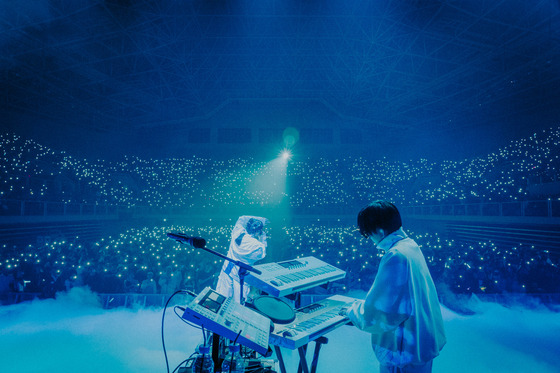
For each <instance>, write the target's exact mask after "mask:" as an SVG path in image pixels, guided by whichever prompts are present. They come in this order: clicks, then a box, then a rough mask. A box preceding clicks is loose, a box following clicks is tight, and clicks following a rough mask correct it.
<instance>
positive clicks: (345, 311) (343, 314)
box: [338, 307, 348, 317]
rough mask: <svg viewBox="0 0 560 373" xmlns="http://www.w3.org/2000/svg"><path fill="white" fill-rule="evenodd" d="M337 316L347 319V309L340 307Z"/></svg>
mask: <svg viewBox="0 0 560 373" xmlns="http://www.w3.org/2000/svg"><path fill="white" fill-rule="evenodd" d="M338 314H339V315H340V316H343V317H347V316H348V308H346V307H342V308H341V309H340V311H338Z"/></svg>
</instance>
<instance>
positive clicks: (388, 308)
mask: <svg viewBox="0 0 560 373" xmlns="http://www.w3.org/2000/svg"><path fill="white" fill-rule="evenodd" d="M377 247H378V248H379V249H382V250H384V251H385V255H384V256H383V258H382V259H381V263H380V264H379V269H378V272H377V276H376V277H375V280H374V282H373V285H372V287H371V289H370V290H369V292H368V294H367V296H366V299H365V300H363V301H357V302H355V303H354V304H353V306H352V309H351V310H349V312H348V316H349V318H350V320H351V321H352V322H353V323H354V325H355V326H357V327H358V328H360V329H361V330H364V331H367V332H369V333H371V334H372V336H371V344H372V346H373V349H374V351H375V354H376V356H377V359H378V360H379V363H380V364H381V365H386V366H399V367H402V366H404V365H408V364H422V363H426V362H428V361H430V360H432V359H433V358H434V357H436V356H437V355H439V351H440V350H441V349H442V348H443V346H444V345H445V343H446V338H445V333H444V330H443V319H442V316H441V308H440V304H439V301H438V296H437V291H436V288H435V285H434V282H433V280H432V277H431V275H430V272H429V270H428V266H427V265H426V260H425V259H424V255H423V254H422V251H420V248H419V247H418V245H417V244H416V242H414V240H412V239H410V238H408V236H407V235H406V233H405V232H404V231H403V230H402V228H400V229H399V230H397V231H395V232H393V233H391V234H390V235H388V236H387V237H385V238H384V239H383V240H381V242H379V244H378V245H377Z"/></svg>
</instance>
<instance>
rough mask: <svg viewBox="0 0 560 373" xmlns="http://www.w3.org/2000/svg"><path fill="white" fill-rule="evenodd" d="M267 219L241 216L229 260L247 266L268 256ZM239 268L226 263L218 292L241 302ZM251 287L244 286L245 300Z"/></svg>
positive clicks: (235, 227) (230, 248)
mask: <svg viewBox="0 0 560 373" xmlns="http://www.w3.org/2000/svg"><path fill="white" fill-rule="evenodd" d="M266 224H268V220H267V219H266V218H262V217H258V216H247V215H244V216H241V217H239V219H237V222H236V223H235V226H234V227H233V231H232V233H231V241H230V244H229V251H228V253H227V256H228V258H232V259H235V260H239V261H241V262H243V263H245V264H249V265H254V264H255V262H257V261H259V260H261V259H263V258H264V257H265V256H266V245H267V242H266V233H265V231H264V227H265V225H266ZM238 271H239V268H238V267H237V266H236V265H234V264H233V263H232V262H230V261H229V260H226V261H224V265H223V266H222V271H221V272H220V276H219V277H218V285H216V291H217V292H218V293H220V294H222V295H224V296H226V297H233V298H234V299H235V301H236V302H239V301H240V297H239V295H240V286H239V275H238ZM249 290H250V287H249V286H248V285H247V284H246V283H245V284H244V285H243V299H246V298H247V295H249Z"/></svg>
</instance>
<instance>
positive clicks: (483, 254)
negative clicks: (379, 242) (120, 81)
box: [0, 225, 560, 297]
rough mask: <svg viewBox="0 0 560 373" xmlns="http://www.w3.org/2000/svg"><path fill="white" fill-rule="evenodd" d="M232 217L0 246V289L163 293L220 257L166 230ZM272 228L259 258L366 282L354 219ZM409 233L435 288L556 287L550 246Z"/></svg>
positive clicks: (204, 273)
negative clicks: (347, 223)
mask: <svg viewBox="0 0 560 373" xmlns="http://www.w3.org/2000/svg"><path fill="white" fill-rule="evenodd" d="M232 228H233V226H221V227H216V226H205V227H196V228H195V227H186V226H157V227H152V228H146V227H145V228H141V229H136V228H133V229H128V230H126V231H125V232H124V233H122V234H120V235H119V236H118V237H106V238H102V239H100V240H98V241H97V242H94V243H91V244H88V243H86V242H80V239H79V238H75V239H73V240H67V239H63V238H60V240H58V241H53V242H46V243H44V244H42V245H28V246H25V247H19V246H17V245H15V246H11V247H10V246H8V245H6V244H4V245H3V246H2V247H1V252H2V261H1V263H0V269H1V277H0V289H1V291H0V292H8V291H12V292H13V291H15V292H34V293H40V294H41V296H43V297H52V296H54V294H55V293H56V292H57V291H63V290H67V289H69V288H71V287H73V286H84V285H85V286H89V287H90V288H91V289H92V290H93V291H96V292H99V293H144V294H155V293H161V294H171V293H173V292H174V291H176V290H178V289H190V290H193V291H195V292H197V291H201V290H202V289H203V288H204V287H205V286H213V285H214V284H215V281H216V280H217V275H218V273H219V271H220V267H221V265H222V259H221V258H219V257H217V256H215V255H212V254H211V253H209V252H207V251H204V250H200V249H194V248H193V247H191V246H189V245H187V244H181V243H179V242H176V241H174V240H172V239H169V238H168V237H167V236H166V233H167V232H173V231H178V232H197V233H196V234H197V235H200V236H202V237H205V238H206V239H207V242H208V243H207V247H208V248H212V249H214V250H216V251H218V252H220V253H222V254H225V253H226V252H227V247H228V245H229V239H230V233H231V229H232ZM278 230H279V231H278V232H274V231H273V232H272V234H271V238H270V239H269V248H268V253H269V255H268V256H267V259H266V261H267V262H270V261H274V262H276V261H281V260H289V259H294V258H302V257H306V256H314V257H317V258H319V259H321V260H323V261H325V262H327V263H330V264H332V265H334V266H336V267H338V268H341V269H343V270H345V271H346V272H347V275H346V278H345V279H343V280H341V281H337V282H333V283H332V284H331V288H330V291H331V292H336V293H345V292H347V291H350V290H356V289H361V290H367V288H368V287H369V286H370V284H371V282H372V281H373V278H374V277H375V274H376V270H377V267H378V264H379V260H380V258H381V257H382V254H383V253H382V252H378V251H377V249H374V248H373V247H372V245H371V243H370V242H369V241H368V240H366V239H363V238H362V237H361V236H360V235H359V232H358V231H357V230H356V229H355V227H333V226H327V225H314V226H291V227H282V228H279V229H278ZM409 234H410V235H411V236H412V237H413V238H414V239H415V240H416V241H417V242H418V243H419V245H420V246H421V248H422V250H423V252H424V255H425V257H426V260H427V263H428V266H429V268H430V271H431V273H432V275H433V277H434V279H435V281H436V283H437V284H438V288H439V289H440V291H450V292H452V293H455V294H463V293H464V294H471V293H480V294H482V293H492V294H495V293H504V292H507V293H531V294H537V293H541V294H542V293H549V294H551V293H560V270H559V267H558V265H559V258H558V255H551V253H550V252H548V251H547V250H542V249H538V248H535V247H524V246H522V245H521V246H517V247H511V246H506V245H497V244H495V243H493V242H489V241H485V242H484V241H482V242H479V243H477V244H472V243H471V244H466V243H459V242H456V241H454V240H452V239H443V238H441V235H439V234H437V233H420V234H418V233H415V232H409Z"/></svg>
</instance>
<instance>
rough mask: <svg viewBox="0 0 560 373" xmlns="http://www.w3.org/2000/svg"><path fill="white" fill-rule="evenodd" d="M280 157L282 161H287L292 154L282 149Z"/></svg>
mask: <svg viewBox="0 0 560 373" xmlns="http://www.w3.org/2000/svg"><path fill="white" fill-rule="evenodd" d="M280 156H281V157H282V159H284V160H286V161H287V160H289V159H290V158H292V152H290V151H289V150H288V149H284V150H282V152H281V153H280Z"/></svg>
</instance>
